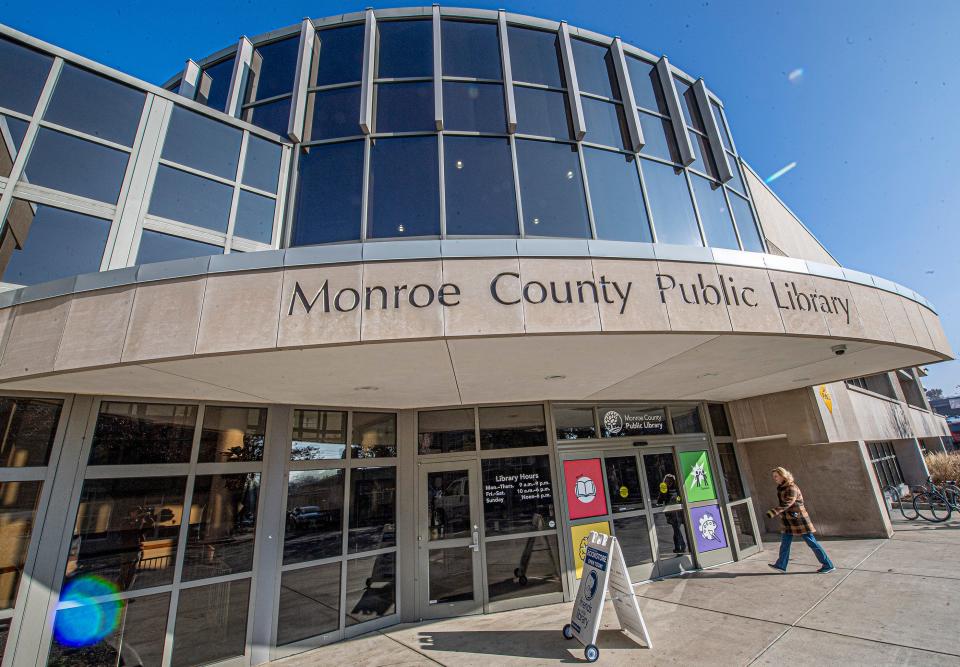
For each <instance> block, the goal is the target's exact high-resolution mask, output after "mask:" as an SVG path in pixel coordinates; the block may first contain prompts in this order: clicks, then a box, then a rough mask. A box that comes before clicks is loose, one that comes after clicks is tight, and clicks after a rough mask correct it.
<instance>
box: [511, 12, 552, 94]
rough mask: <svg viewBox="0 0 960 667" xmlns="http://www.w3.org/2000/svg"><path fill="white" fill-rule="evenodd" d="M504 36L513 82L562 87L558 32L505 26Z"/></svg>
mask: <svg viewBox="0 0 960 667" xmlns="http://www.w3.org/2000/svg"><path fill="white" fill-rule="evenodd" d="M507 38H508V40H509V43H510V68H511V71H512V73H513V80H514V81H525V82H527V83H540V84H543V85H545V86H553V87H554V88H563V86H564V84H563V79H562V78H561V76H560V38H559V36H558V35H557V33H555V32H546V31H543V30H532V29H530V28H520V27H518V26H514V25H511V26H508V27H507Z"/></svg>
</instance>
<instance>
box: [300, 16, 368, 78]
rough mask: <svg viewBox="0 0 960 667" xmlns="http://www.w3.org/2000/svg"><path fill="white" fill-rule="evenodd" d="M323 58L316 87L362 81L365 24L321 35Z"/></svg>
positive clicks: (320, 58)
mask: <svg viewBox="0 0 960 667" xmlns="http://www.w3.org/2000/svg"><path fill="white" fill-rule="evenodd" d="M317 39H318V40H319V41H320V57H319V58H318V60H317V73H316V79H315V80H314V81H312V82H311V85H314V86H329V85H333V84H337V83H349V82H351V81H359V80H360V77H361V72H362V69H363V24H357V25H348V26H342V27H337V28H327V29H326V30H320V31H318V32H317Z"/></svg>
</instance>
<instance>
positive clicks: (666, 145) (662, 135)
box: [637, 111, 680, 162]
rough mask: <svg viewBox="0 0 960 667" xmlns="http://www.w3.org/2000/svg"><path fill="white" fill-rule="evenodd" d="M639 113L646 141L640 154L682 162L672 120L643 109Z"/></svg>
mask: <svg viewBox="0 0 960 667" xmlns="http://www.w3.org/2000/svg"><path fill="white" fill-rule="evenodd" d="M637 115H638V116H639V118H640V128H641V129H642V130H643V140H644V141H645V142H646V143H644V145H643V147H642V148H641V149H640V154H641V155H652V156H654V157H658V158H662V159H664V160H670V161H671V162H680V153H679V152H678V151H677V140H676V138H675V137H674V136H673V125H672V124H671V123H670V121H669V120H665V119H663V118H660V117H659V116H651V115H650V114H648V113H644V112H642V111H641V112H639V113H638V114H637Z"/></svg>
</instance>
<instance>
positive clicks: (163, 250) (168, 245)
mask: <svg viewBox="0 0 960 667" xmlns="http://www.w3.org/2000/svg"><path fill="white" fill-rule="evenodd" d="M222 254H223V248H221V247H220V246H218V245H211V244H209V243H201V242H200V241H192V240H190V239H185V238H183V237H182V236H171V235H170V234H161V233H160V232H154V231H151V230H149V229H145V230H143V233H142V234H141V235H140V246H139V248H138V250H137V264H149V263H151V262H168V261H170V260H174V259H187V258H188V257H204V256H206V255H222Z"/></svg>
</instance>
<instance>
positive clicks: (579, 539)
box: [570, 521, 610, 579]
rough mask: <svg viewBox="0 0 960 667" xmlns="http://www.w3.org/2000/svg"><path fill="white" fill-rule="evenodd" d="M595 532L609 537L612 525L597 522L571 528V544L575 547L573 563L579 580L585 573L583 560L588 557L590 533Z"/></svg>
mask: <svg viewBox="0 0 960 667" xmlns="http://www.w3.org/2000/svg"><path fill="white" fill-rule="evenodd" d="M594 530H595V531H597V532H598V533H604V534H606V535H609V534H610V524H609V523H608V522H606V521H595V522H593V523H583V524H580V525H579V526H571V527H570V537H571V540H570V544H571V545H573V562H574V564H575V565H576V566H577V579H579V578H580V573H582V572H583V559H584V557H585V556H586V555H587V540H588V539H589V537H590V532H591V531H594Z"/></svg>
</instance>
